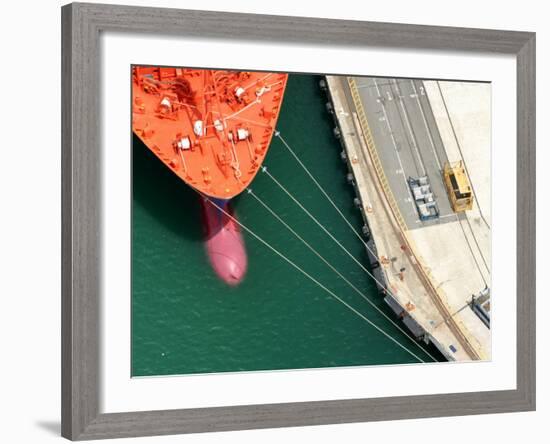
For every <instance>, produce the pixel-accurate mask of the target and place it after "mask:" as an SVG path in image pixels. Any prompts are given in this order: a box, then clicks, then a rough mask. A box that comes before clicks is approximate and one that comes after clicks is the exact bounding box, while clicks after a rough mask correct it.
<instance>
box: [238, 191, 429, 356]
mask: <svg viewBox="0 0 550 444" xmlns="http://www.w3.org/2000/svg"><path fill="white" fill-rule="evenodd" d="M247 193H248V194H249V195H251V196H252V197H253V198H254V199H255V200H256V201H257V202H258V203H259V204H260V205H262V206H263V207H264V208H265V209H266V210H267V211H268V212H269V213H270V214H271V215H272V216H273V217H274V218H275V219H277V220H278V221H279V222H280V223H281V224H282V225H283V226H284V227H285V228H286V229H287V230H289V231H290V232H291V233H292V234H293V235H294V236H295V237H296V238H297V239H298V240H299V241H300V242H302V243H303V244H304V245H305V246H306V247H307V248H308V249H309V250H310V251H311V252H312V253H314V254H315V255H316V256H317V257H318V258H319V259H321V261H323V263H324V264H325V265H326V266H327V267H329V268H330V269H331V270H332V271H334V272H335V273H336V274H337V275H338V276H339V277H340V279H342V280H343V281H344V282H346V283H347V284H348V285H349V286H350V287H351V288H352V289H353V290H354V291H355V292H356V293H357V294H359V296H361V297H362V298H363V299H364V300H365V301H366V302H367V303H368V304H370V305H371V306H372V307H373V308H374V309H375V310H376V311H378V313H380V314H381V315H382V316H383V317H384V318H386V319H387V320H388V321H389V322H390V323H391V324H392V325H393V326H394V327H396V328H397V329H398V330H399V331H400V332H401V333H403V334H404V335H405V336H406V337H407V338H409V339H410V340H411V342H412V343H413V344H414V345H416V346H417V347H418V348H419V349H420V350H422V351H423V352H424V353H426V354H427V355H428V356H429V357H430V358H431V359H433V361H434V362H437V359H435V358H434V357H433V356H432V355H431V354H430V353H428V352H427V351H426V350H424V349H423V348H422V346H421V345H420V344H419V343H418V342H417V341H416V340H414V339H413V338H412V337H410V336H409V335H408V334H407V333H406V332H405V331H404V330H403V329H402V328H401V327H400V326H399V325H398V324H397V323H396V322H395V321H394V320H393V319H391V318H390V317H389V316H388V315H387V314H386V313H384V312H383V311H382V310H381V309H380V308H379V307H378V306H376V304H375V303H374V302H372V301H371V300H370V299H369V298H368V297H367V296H366V295H365V294H364V293H363V292H362V291H361V290H359V289H358V288H357V287H356V286H355V285H354V284H353V283H352V282H350V281H349V279H347V278H346V277H345V276H344V275H343V274H342V273H340V272H339V271H338V270H337V269H336V267H334V266H333V265H332V264H331V263H330V262H329V261H328V260H326V259H325V258H324V257H323V256H322V255H321V254H320V253H319V252H318V251H317V250H316V249H315V248H314V247H313V246H312V245H311V244H310V243H309V242H307V241H306V240H305V239H304V238H303V237H302V236H300V235H299V234H298V233H297V232H296V231H295V230H294V229H293V228H292V227H291V226H290V225H288V224H287V223H286V222H285V221H284V220H283V219H282V218H281V217H280V216H279V215H278V214H277V213H275V211H273V209H272V208H271V207H270V206H269V205H267V204H266V203H265V202H264V201H263V200H262V199H260V197H259V196H258V195H257V194H255V193H254V191H252V189H251V188H248V189H247Z"/></svg>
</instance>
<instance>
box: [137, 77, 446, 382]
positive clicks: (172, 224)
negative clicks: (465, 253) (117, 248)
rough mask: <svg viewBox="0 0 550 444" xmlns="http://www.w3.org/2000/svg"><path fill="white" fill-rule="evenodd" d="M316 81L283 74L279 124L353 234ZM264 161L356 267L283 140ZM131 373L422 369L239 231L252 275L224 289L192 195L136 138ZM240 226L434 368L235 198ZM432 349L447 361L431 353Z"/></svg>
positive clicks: (260, 184) (272, 202) (280, 199)
mask: <svg viewBox="0 0 550 444" xmlns="http://www.w3.org/2000/svg"><path fill="white" fill-rule="evenodd" d="M318 82H319V78H318V77H316V76H311V75H290V77H289V80H288V85H287V89H286V93H285V96H284V102H283V107H282V110H281V114H280V117H279V122H278V125H277V126H278V129H279V130H280V132H281V135H282V136H283V137H284V139H285V140H286V141H287V142H288V143H289V145H290V146H291V147H292V148H293V149H294V150H295V151H296V152H297V153H298V155H299V156H300V158H301V159H302V160H303V161H304V162H305V163H306V164H307V165H308V168H309V169H310V171H311V172H312V173H313V174H314V175H315V177H316V178H317V179H318V181H319V182H320V184H321V185H322V186H323V188H324V189H325V190H326V191H327V193H329V194H330V196H331V197H332V198H333V199H334V201H335V202H336V203H337V205H338V206H339V208H340V209H341V210H342V212H343V213H344V214H345V216H346V217H347V218H348V220H349V221H351V223H352V224H353V225H354V227H356V229H357V230H358V231H359V232H360V230H361V226H362V220H361V215H360V213H359V211H358V210H357V209H355V208H354V206H353V198H354V193H353V189H352V188H351V186H350V185H348V184H347V182H346V173H347V170H346V167H345V165H344V164H343V163H342V162H341V161H340V157H339V153H340V150H341V148H340V144H339V142H338V140H337V139H335V137H334V136H333V134H332V128H333V123H332V118H331V117H330V115H328V113H327V111H326V108H325V102H326V97H325V96H324V93H323V92H322V91H320V89H319V86H318ZM264 165H266V166H267V167H268V169H269V171H270V172H271V174H272V175H273V176H274V177H275V178H277V180H279V181H280V182H281V183H282V184H284V186H285V187H287V189H288V190H289V191H290V192H291V193H293V194H294V195H295V196H297V197H298V198H299V199H300V201H301V202H302V204H303V205H304V206H306V207H307V208H308V209H309V211H311V213H313V214H314V215H315V216H316V217H317V218H318V219H319V220H320V222H321V223H322V224H323V225H324V226H325V227H326V228H327V229H328V230H329V231H331V232H332V233H333V235H334V236H335V237H336V238H337V239H338V240H339V241H340V242H341V243H342V244H343V245H344V246H345V247H346V248H347V249H348V250H349V251H350V252H352V254H354V256H355V257H356V258H357V259H359V260H360V261H362V262H363V263H367V261H366V253H365V250H364V246H363V245H362V244H361V243H360V242H359V241H358V239H357V237H356V236H355V234H354V233H353V232H352V231H351V230H350V229H349V227H348V226H347V225H346V224H345V223H344V222H343V221H342V219H341V218H340V216H339V215H338V214H337V213H336V212H335V211H334V209H333V208H332V207H331V206H330V204H329V203H328V202H327V201H326V199H325V198H324V197H323V195H322V194H321V193H320V192H319V190H318V189H317V188H316V187H315V186H314V185H313V183H312V182H311V180H310V179H309V178H308V177H307V176H306V174H305V173H304V172H303V170H302V169H301V168H300V166H299V165H298V164H297V163H296V161H295V160H294V159H293V158H292V157H291V155H290V154H289V152H288V151H287V150H286V148H285V147H284V146H283V144H282V143H281V141H280V140H279V139H277V138H273V141H272V143H271V146H270V149H269V152H268V155H267V158H266V160H265V163H264ZM132 172H133V179H132V180H133V184H132V185H133V208H132V345H131V346H132V376H152V375H174V374H192V373H212V372H236V371H255V370H278V369H302V368H321V367H335V366H358V365H375V364H405V363H413V362H418V361H417V360H416V359H415V358H414V357H413V356H411V355H410V354H409V353H407V352H406V351H405V350H403V349H402V348H400V347H399V346H398V345H396V344H395V343H394V342H392V341H391V340H390V339H388V338H387V337H385V336H384V335H383V334H381V333H380V332H379V331H377V330H376V329H375V328H374V327H372V326H371V325H369V324H368V323H367V322H365V321H364V320H363V319H361V318H360V317H359V316H357V315H356V314H355V313H353V312H352V311H351V310H349V309H348V308H346V307H345V306H344V305H342V304H341V303H339V302H337V301H336V300H335V299H334V298H332V297H331V296H330V295H329V294H328V293H326V292H325V291H323V290H322V289H321V288H320V287H319V286H317V285H316V284H315V283H313V282H312V281H310V280H309V279H308V278H306V277H305V276H304V275H302V274H300V273H299V272H298V271H296V270H295V269H294V268H293V267H292V266H291V265H289V264H288V263H286V262H285V261H284V260H282V259H281V258H279V257H277V256H276V255H275V254H274V253H273V252H272V251H270V250H269V249H268V248H266V247H265V246H264V245H262V244H261V243H260V242H258V241H257V240H256V239H254V238H253V237H252V236H250V235H248V234H247V233H243V234H244V238H245V242H246V248H247V252H248V264H249V265H248V272H247V275H246V277H245V280H244V281H243V282H242V283H241V284H240V285H239V286H237V287H234V288H232V287H229V286H227V285H226V284H224V283H223V282H222V281H220V280H219V279H218V278H217V276H216V275H215V274H214V272H213V271H212V268H211V267H210V264H209V262H208V258H207V256H206V252H205V247H204V243H203V231H202V225H201V216H200V204H199V201H198V196H197V194H196V193H195V192H194V191H192V190H191V189H190V188H189V187H188V186H187V185H186V184H185V183H183V182H182V181H181V180H180V179H179V178H178V177H176V175H174V174H173V173H172V172H170V171H169V170H168V169H167V168H166V167H165V166H164V165H163V164H162V163H161V162H160V161H159V160H158V159H157V158H156V157H155V156H154V155H153V154H152V153H151V152H150V151H149V150H148V149H147V148H146V147H145V146H144V145H143V144H142V143H141V142H140V141H139V139H137V138H136V137H134V139H133V165H132ZM252 188H253V190H254V192H255V194H256V195H258V196H259V197H260V198H261V199H262V200H263V201H264V202H265V203H266V204H268V205H269V206H270V207H271V208H272V209H273V210H274V211H275V212H276V213H277V214H278V215H280V216H281V217H282V218H284V220H285V221H286V222H287V223H288V224H289V225H290V226H292V227H293V228H294V229H295V230H296V231H297V232H298V233H299V234H300V235H301V236H303V237H304V238H305V239H306V240H307V241H308V242H309V243H311V244H312V245H314V246H315V248H316V249H317V250H318V251H319V252H320V253H321V254H322V255H323V256H324V257H325V258H326V259H327V260H328V261H329V262H330V263H331V264H333V265H334V266H335V267H336V268H337V269H338V270H340V272H341V273H343V274H344V275H345V276H346V278H347V279H348V280H350V281H351V282H352V283H353V284H354V285H355V286H357V287H358V288H359V289H360V290H361V291H362V292H363V293H364V294H365V295H366V296H367V297H368V298H370V299H371V300H372V301H373V302H375V304H376V305H377V306H379V307H380V308H381V309H382V310H383V311H384V312H385V313H386V314H388V315H390V316H391V317H392V318H394V316H393V313H392V312H391V311H390V310H389V309H388V308H387V306H386V304H385V303H384V302H383V299H382V297H381V296H380V295H379V294H378V293H377V291H376V287H375V285H374V283H373V281H372V279H371V278H370V277H369V276H368V275H367V274H366V273H365V272H364V271H363V270H362V269H361V268H360V267H359V266H358V265H357V264H356V263H355V262H353V261H352V260H351V259H350V258H349V257H348V256H346V255H345V253H343V252H342V251H341V250H340V249H339V248H338V247H337V246H336V245H335V244H334V243H333V242H332V241H331V240H330V239H329V238H328V236H327V235H326V234H325V233H323V232H322V231H321V229H319V228H318V227H317V226H316V225H315V224H314V222H312V221H311V220H310V219H309V218H308V217H307V216H306V215H305V214H304V213H303V212H302V210H301V209H300V208H299V207H298V206H296V204H295V203H293V202H292V201H291V200H290V199H289V198H288V197H287V196H286V195H285V194H284V193H283V192H282V191H281V190H280V189H279V188H277V186H276V185H275V184H274V183H273V182H272V181H271V179H270V178H269V177H268V176H267V175H265V174H262V173H259V174H258V176H257V177H256V179H255V180H254V182H253V183H252ZM233 204H234V208H235V212H236V213H237V216H238V218H239V220H240V221H241V222H242V223H243V224H245V225H246V226H247V227H249V228H250V229H252V230H253V231H254V232H255V233H256V234H258V235H259V236H261V237H262V238H263V239H265V240H266V241H267V242H269V243H270V244H271V245H273V246H274V247H275V248H277V249H278V250H280V251H281V252H282V253H284V254H285V255H286V256H287V257H288V258H289V259H291V260H292V261H294V262H295V263H296V264H297V265H299V266H300V267H302V268H303V269H304V270H305V271H306V272H307V273H309V274H311V275H312V276H314V277H315V278H316V279H318V280H319V281H320V282H321V283H322V284H323V285H325V286H326V287H327V288H330V289H331V290H332V291H333V292H334V293H335V294H337V295H338V296H339V297H341V298H342V299H343V300H345V301H346V302H347V303H348V304H350V305H351V306H353V307H354V308H355V309H356V310H358V311H359V312H361V313H362V314H364V315H365V316H366V317H368V319H370V320H371V321H373V322H374V323H375V324H376V325H377V326H379V327H380V328H382V329H383V330H384V331H386V332H387V333H388V334H390V335H391V336H392V337H393V338H395V339H396V340H398V341H399V342H400V343H402V344H403V345H406V346H407V348H410V349H411V350H412V351H413V352H414V353H415V354H418V355H419V356H420V357H421V358H423V359H425V360H426V361H430V359H429V357H428V356H427V355H426V354H423V352H422V351H421V350H419V349H418V348H416V347H415V346H414V345H412V344H411V343H410V341H409V340H408V339H407V338H406V337H405V335H404V334H403V333H401V332H400V331H399V330H398V329H397V328H395V326H393V325H392V324H391V323H390V322H389V321H388V320H387V319H385V318H384V317H383V316H382V315H380V314H379V313H378V312H377V311H376V310H374V309H373V308H372V307H371V306H370V305H369V304H367V303H366V302H365V301H364V300H363V299H362V298H361V296H360V295H358V294H357V293H356V292H354V290H353V289H352V288H350V287H349V286H348V284H346V283H345V282H344V281H342V280H341V279H340V278H339V277H338V276H337V275H336V274H335V273H334V272H333V271H331V270H330V269H329V268H328V267H327V266H326V265H325V264H324V263H323V262H322V261H321V260H319V259H318V258H316V257H315V256H314V255H313V253H312V252H311V251H309V250H307V248H305V247H304V246H303V244H302V243H300V242H299V241H298V240H297V239H296V238H295V237H294V236H293V235H292V234H291V233H290V232H289V231H288V230H287V229H286V228H285V227H284V226H283V225H281V224H280V222H278V221H277V220H276V219H275V218H274V217H273V216H272V215H270V214H269V213H268V212H267V211H266V210H265V209H264V208H262V207H261V206H260V204H259V203H258V202H256V201H255V200H254V199H253V198H252V197H251V196H249V195H246V194H242V195H240V196H238V197H237V198H235V199H234V201H233ZM428 350H429V352H430V353H431V354H432V355H435V356H437V358H438V359H440V360H443V358H442V357H441V355H439V354H438V353H437V351H436V350H435V349H434V348H433V347H430V348H429V349H428Z"/></svg>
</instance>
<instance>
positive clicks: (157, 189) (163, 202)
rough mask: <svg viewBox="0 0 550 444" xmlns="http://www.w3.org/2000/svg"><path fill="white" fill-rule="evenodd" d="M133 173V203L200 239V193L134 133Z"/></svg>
mask: <svg viewBox="0 0 550 444" xmlns="http://www.w3.org/2000/svg"><path fill="white" fill-rule="evenodd" d="M132 177H133V179H132V194H133V196H132V197H133V200H134V202H135V204H138V205H140V206H141V207H143V208H144V209H145V211H147V213H149V214H150V215H151V216H153V217H154V218H155V219H157V220H158V221H159V222H160V223H162V224H163V225H164V226H165V227H167V228H168V229H170V230H171V231H172V232H174V233H175V234H177V235H181V236H185V237H186V238H188V239H190V240H193V241H201V242H202V240H203V238H204V234H203V230H202V224H201V208H200V202H199V196H198V195H197V193H196V192H195V191H194V190H193V189H192V188H191V187H190V186H188V185H187V184H185V183H184V182H183V181H182V180H181V179H180V178H179V177H178V176H177V175H175V174H174V173H172V171H170V170H169V169H168V168H167V167H166V166H165V165H164V164H163V163H162V162H161V161H160V160H159V159H158V158H157V157H156V156H155V155H154V154H153V153H152V152H151V151H150V150H149V149H148V148H147V147H146V146H145V145H144V143H143V142H142V141H141V140H140V139H139V137H137V136H136V135H135V134H134V135H133V139H132Z"/></svg>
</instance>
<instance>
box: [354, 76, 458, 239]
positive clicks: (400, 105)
mask: <svg viewBox="0 0 550 444" xmlns="http://www.w3.org/2000/svg"><path fill="white" fill-rule="evenodd" d="M355 80H356V84H357V87H358V90H359V95H360V97H361V101H362V103H363V108H364V109H365V113H366V115H367V119H368V122H369V125H370V127H371V131H372V135H373V137H374V141H375V144H376V147H377V149H378V154H379V156H380V160H381V161H382V164H383V166H384V171H385V172H386V176H387V178H388V181H389V183H390V187H391V189H392V192H393V194H394V197H395V199H396V201H397V203H398V205H399V207H400V210H401V214H402V216H403V218H404V219H405V222H406V224H407V226H408V227H409V229H415V228H419V227H422V226H427V225H433V224H441V223H446V222H451V221H455V220H456V216H455V214H454V213H453V211H452V210H451V207H450V205H449V200H448V197H447V192H446V190H445V187H444V184H443V179H442V169H443V166H444V165H445V162H446V161H447V155H446V153H445V150H444V148H443V143H442V141H441V137H440V135H439V130H438V128H437V124H436V122H435V119H434V116H433V113H432V110H431V107H430V103H429V101H428V97H427V96H426V94H425V92H424V86H423V82H422V81H421V80H410V79H385V78H367V77H356V78H355ZM424 175H427V176H428V178H429V181H430V184H431V187H432V191H433V193H434V197H435V200H436V202H437V205H438V207H439V212H440V217H439V219H435V220H430V221H421V220H420V219H419V217H418V212H417V209H416V205H415V203H414V201H413V199H412V196H411V193H410V189H409V186H408V184H407V180H408V179H409V177H413V178H418V177H420V176H424Z"/></svg>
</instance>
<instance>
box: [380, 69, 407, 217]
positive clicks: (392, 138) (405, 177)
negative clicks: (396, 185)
mask: <svg viewBox="0 0 550 444" xmlns="http://www.w3.org/2000/svg"><path fill="white" fill-rule="evenodd" d="M372 81H373V82H374V86H375V87H376V92H377V93H378V97H382V93H381V92H380V88H379V87H378V83H377V82H376V79H372ZM378 103H380V105H381V106H382V112H383V113H384V119H385V122H386V125H387V126H388V131H389V132H390V137H391V140H392V142H393V147H394V150H395V154H396V156H397V161H398V162H399V168H400V170H401V173H402V175H403V180H404V181H405V188H406V189H407V193H408V194H409V196H410V197H411V198H412V194H411V189H410V188H409V183H408V182H407V176H405V169H404V168H403V163H402V162H401V156H399V150H398V149H397V142H396V141H395V137H394V135H393V129H392V127H391V125H390V121H389V120H388V114H387V112H386V107H385V106H384V103H382V102H381V101H380V100H378ZM411 205H412V207H413V210H414V212H415V214H416V205H415V204H414V203H413V202H411Z"/></svg>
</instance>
